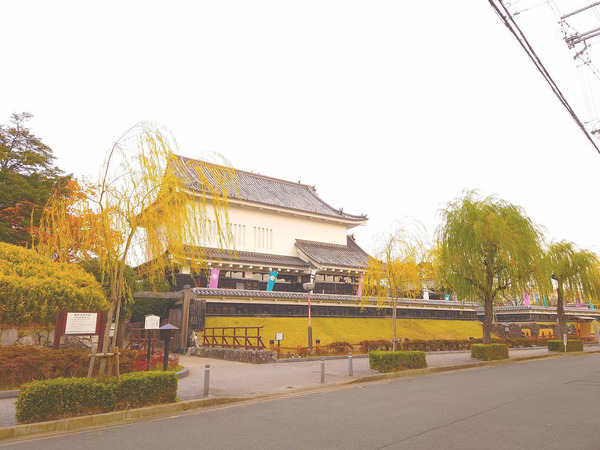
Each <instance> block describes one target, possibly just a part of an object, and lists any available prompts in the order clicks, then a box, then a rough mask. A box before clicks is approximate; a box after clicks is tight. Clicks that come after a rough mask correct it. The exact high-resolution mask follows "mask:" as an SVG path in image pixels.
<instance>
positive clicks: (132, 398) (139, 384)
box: [116, 371, 177, 409]
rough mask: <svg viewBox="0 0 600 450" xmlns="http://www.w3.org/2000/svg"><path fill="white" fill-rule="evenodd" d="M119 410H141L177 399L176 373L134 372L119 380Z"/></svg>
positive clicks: (117, 396)
mask: <svg viewBox="0 0 600 450" xmlns="http://www.w3.org/2000/svg"><path fill="white" fill-rule="evenodd" d="M116 398H117V408H118V409H127V408H139V407H141V406H147V405H155V404H160V403H173V402H175V400H176V399H177V374H176V373H175V372H161V371H155V372H132V373H127V374H125V375H122V376H121V377H120V378H119V381H118V383H117V388H116Z"/></svg>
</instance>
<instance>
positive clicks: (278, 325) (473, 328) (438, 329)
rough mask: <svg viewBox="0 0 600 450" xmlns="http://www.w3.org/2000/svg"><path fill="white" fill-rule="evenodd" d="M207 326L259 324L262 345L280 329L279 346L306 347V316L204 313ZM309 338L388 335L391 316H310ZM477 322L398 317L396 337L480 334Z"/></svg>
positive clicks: (350, 339) (351, 340) (353, 341)
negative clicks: (248, 315)
mask: <svg viewBox="0 0 600 450" xmlns="http://www.w3.org/2000/svg"><path fill="white" fill-rule="evenodd" d="M206 326H207V327H233V326H238V327H256V326H262V327H263V329H262V330H261V336H262V338H263V341H264V343H265V345H267V347H268V345H269V339H275V333H284V341H283V342H282V343H281V345H282V346H283V347H296V346H298V345H301V346H304V347H306V346H307V345H308V340H307V328H308V319H307V318H296V317H293V318H288V317H207V318H206ZM312 328H313V340H316V339H320V340H321V344H323V345H325V344H330V343H332V342H343V341H345V342H349V343H351V344H356V343H358V342H360V341H364V340H379V339H388V340H389V339H392V319H362V318H361V319H358V318H328V317H327V318H325V317H314V318H313V319H312ZM481 334H482V330H481V323H479V322H477V321H467V320H426V319H398V320H397V335H398V338H399V339H400V338H402V339H404V338H405V337H407V338H409V339H411V340H414V339H427V340H429V339H468V338H469V337H474V338H480V337H481Z"/></svg>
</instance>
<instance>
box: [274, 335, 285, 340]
mask: <svg viewBox="0 0 600 450" xmlns="http://www.w3.org/2000/svg"><path fill="white" fill-rule="evenodd" d="M275 340H276V341H283V333H275Z"/></svg>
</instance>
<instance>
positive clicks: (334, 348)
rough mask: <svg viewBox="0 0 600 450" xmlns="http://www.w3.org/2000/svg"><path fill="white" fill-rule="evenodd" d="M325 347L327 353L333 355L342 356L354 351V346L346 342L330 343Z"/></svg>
mask: <svg viewBox="0 0 600 450" xmlns="http://www.w3.org/2000/svg"><path fill="white" fill-rule="evenodd" d="M327 347H328V348H329V353H333V354H334V355H343V354H344V353H348V352H351V351H352V350H353V349H354V346H353V345H352V344H350V343H348V342H332V343H331V344H329V345H328V346H327Z"/></svg>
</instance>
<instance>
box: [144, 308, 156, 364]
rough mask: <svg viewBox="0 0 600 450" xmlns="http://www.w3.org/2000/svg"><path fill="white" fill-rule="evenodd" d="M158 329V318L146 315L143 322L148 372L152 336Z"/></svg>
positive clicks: (153, 315)
mask: <svg viewBox="0 0 600 450" xmlns="http://www.w3.org/2000/svg"><path fill="white" fill-rule="evenodd" d="M159 328H160V317H159V316H157V315H155V314H146V318H145V320H144V329H145V330H146V341H147V342H146V346H147V354H146V361H147V362H148V370H150V353H151V352H152V335H153V334H154V331H152V330H158V329H159Z"/></svg>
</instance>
